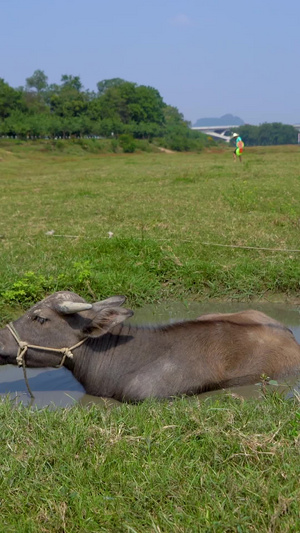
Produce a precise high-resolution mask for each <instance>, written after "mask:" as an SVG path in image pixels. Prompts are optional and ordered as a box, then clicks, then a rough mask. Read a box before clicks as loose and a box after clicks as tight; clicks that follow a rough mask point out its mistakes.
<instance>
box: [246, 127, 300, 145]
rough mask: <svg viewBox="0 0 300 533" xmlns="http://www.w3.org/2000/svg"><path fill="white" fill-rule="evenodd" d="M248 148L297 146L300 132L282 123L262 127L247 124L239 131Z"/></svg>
mask: <svg viewBox="0 0 300 533" xmlns="http://www.w3.org/2000/svg"><path fill="white" fill-rule="evenodd" d="M237 132H238V133H239V135H240V136H241V137H242V139H243V141H244V143H245V145H246V146H271V145H278V144H297V142H298V132H297V131H296V129H295V128H294V127H293V126H290V125H288V124H281V123H280V122H272V123H268V122H266V123H264V124H261V125H260V126H251V125H250V124H245V125H244V126H240V127H239V128H238V130H237Z"/></svg>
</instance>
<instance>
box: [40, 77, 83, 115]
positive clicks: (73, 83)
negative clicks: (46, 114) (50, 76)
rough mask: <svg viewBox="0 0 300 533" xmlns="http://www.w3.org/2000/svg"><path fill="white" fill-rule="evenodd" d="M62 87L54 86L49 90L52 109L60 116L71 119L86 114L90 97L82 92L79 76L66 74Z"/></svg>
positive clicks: (62, 78)
mask: <svg viewBox="0 0 300 533" xmlns="http://www.w3.org/2000/svg"><path fill="white" fill-rule="evenodd" d="M61 81H62V85H61V86H59V85H52V86H51V87H50V88H49V95H48V97H49V103H50V109H51V111H52V112H53V113H55V114H56V115H58V116H61V117H65V118H70V117H78V116H80V115H81V114H83V113H85V112H86V110H87V106H88V96H87V95H86V94H85V93H84V91H82V90H81V89H82V87H83V86H82V83H81V81H80V78H79V76H69V75H67V74H64V75H63V76H62V77H61Z"/></svg>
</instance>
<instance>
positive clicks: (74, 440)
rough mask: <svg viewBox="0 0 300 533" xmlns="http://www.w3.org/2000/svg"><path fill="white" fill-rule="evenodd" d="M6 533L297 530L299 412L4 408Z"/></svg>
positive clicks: (274, 407)
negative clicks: (31, 409)
mask: <svg viewBox="0 0 300 533" xmlns="http://www.w3.org/2000/svg"><path fill="white" fill-rule="evenodd" d="M0 417H1V427H2V431H1V443H0V446H1V453H0V457H1V459H0V464H1V471H2V479H1V482H0V486H1V496H0V500H1V523H2V525H1V527H2V531H6V532H16V531H17V532H19V531H20V532H32V533H34V532H41V531H43V532H53V531H57V532H58V531H59V532H68V533H71V532H98V531H103V532H114V533H115V532H127V531H128V532H138V533H140V532H156V533H164V532H166V533H171V532H172V533H173V532H202V531H205V532H220V533H223V532H225V531H226V532H237V533H244V532H245V533H246V532H249V531H253V532H259V533H262V532H273V531H274V532H275V531H276V532H277V531H280V532H281V531H282V532H288V531H290V532H292V531H293V532H294V531H299V529H300V518H299V497H300V489H299V475H300V466H299V465H300V461H299V422H300V420H299V413H298V414H297V411H296V405H294V404H293V402H289V403H287V402H285V401H283V400H281V399H280V398H279V397H278V396H272V395H271V396H267V398H266V399H265V400H263V401H261V402H259V403H258V402H249V401H248V402H243V401H241V399H239V398H233V397H230V396H226V397H224V398H223V399H222V400H220V401H214V402H212V401H208V400H207V401H205V402H201V401H200V400H199V399H197V398H193V399H191V400H180V399H179V400H176V401H174V402H160V403H157V402H153V401H147V402H145V403H144V404H141V405H139V406H135V407H134V406H127V405H123V406H121V407H118V408H115V409H112V410H109V409H108V410H105V409H104V410H103V409H97V407H95V406H94V407H92V408H91V409H88V410H87V409H85V408H81V407H76V408H71V409H65V410H59V411H48V410H41V411H37V412H33V411H30V410H28V409H25V408H22V407H18V408H16V409H15V410H14V412H13V418H12V410H11V406H10V405H9V403H4V404H3V405H2V406H1V411H0Z"/></svg>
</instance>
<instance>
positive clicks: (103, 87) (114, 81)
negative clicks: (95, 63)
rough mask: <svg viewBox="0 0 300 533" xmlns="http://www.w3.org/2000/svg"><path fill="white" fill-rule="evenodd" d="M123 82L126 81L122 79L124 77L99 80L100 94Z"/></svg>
mask: <svg viewBox="0 0 300 533" xmlns="http://www.w3.org/2000/svg"><path fill="white" fill-rule="evenodd" d="M122 83H125V80H122V78H111V79H109V80H102V81H98V83H97V89H98V95H99V96H102V95H103V94H104V93H105V92H106V91H107V89H111V88H112V87H118V86H119V85H121V84H122Z"/></svg>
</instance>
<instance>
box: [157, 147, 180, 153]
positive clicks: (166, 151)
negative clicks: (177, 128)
mask: <svg viewBox="0 0 300 533" xmlns="http://www.w3.org/2000/svg"><path fill="white" fill-rule="evenodd" d="M157 148H158V149H159V150H160V151H161V152H165V153H166V154H176V153H177V152H174V150H168V148H161V147H160V146H157Z"/></svg>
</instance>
